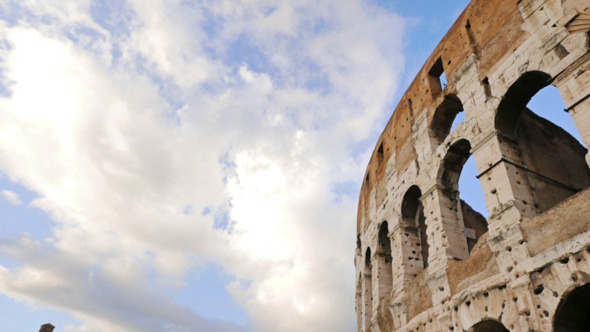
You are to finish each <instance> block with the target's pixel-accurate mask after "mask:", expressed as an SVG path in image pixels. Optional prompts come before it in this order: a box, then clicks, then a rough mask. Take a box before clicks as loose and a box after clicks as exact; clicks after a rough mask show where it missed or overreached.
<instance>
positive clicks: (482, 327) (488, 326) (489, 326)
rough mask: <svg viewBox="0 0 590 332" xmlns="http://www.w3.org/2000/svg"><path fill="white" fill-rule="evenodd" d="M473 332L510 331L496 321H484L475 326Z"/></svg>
mask: <svg viewBox="0 0 590 332" xmlns="http://www.w3.org/2000/svg"><path fill="white" fill-rule="evenodd" d="M472 331H473V332H508V329H507V328H506V327H505V326H504V325H503V324H502V323H500V322H498V321H496V320H484V321H482V322H479V323H477V324H475V325H474V326H473V329H472Z"/></svg>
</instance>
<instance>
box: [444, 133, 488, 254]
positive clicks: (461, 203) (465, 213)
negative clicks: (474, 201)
mask: <svg viewBox="0 0 590 332" xmlns="http://www.w3.org/2000/svg"><path fill="white" fill-rule="evenodd" d="M470 156H471V144H470V143H469V141H467V140H466V139H461V140H459V141H457V142H455V143H454V144H453V145H451V146H450V147H449V149H448V150H447V154H446V156H445V158H444V160H443V164H442V172H441V178H440V182H441V185H442V186H443V195H444V198H446V200H444V201H443V202H442V204H445V205H448V206H447V208H448V209H449V214H448V215H449V217H450V218H454V219H456V220H458V221H459V222H461V223H462V224H463V229H464V233H463V234H464V236H465V241H466V242H467V251H468V252H471V250H472V249H473V247H474V246H475V244H476V243H477V241H478V240H479V238H480V237H481V236H482V235H483V234H484V233H486V232H487V231H488V223H487V221H486V218H485V217H484V216H483V215H482V214H481V213H479V212H478V211H477V210H475V209H473V208H472V207H471V206H470V205H469V204H468V203H467V202H466V201H465V200H463V199H461V196H470V197H474V196H475V195H477V194H480V193H481V192H482V191H481V186H480V185H478V184H475V183H472V184H471V188H466V189H468V192H465V193H463V194H460V192H459V178H460V177H461V175H462V174H463V169H464V167H463V166H464V165H465V163H466V162H467V160H468V159H469V158H470ZM476 181H477V180H476ZM477 182H479V181H477ZM469 191H473V192H475V194H474V193H473V192H469ZM484 206H485V204H484ZM479 209H480V210H481V207H480V208H479ZM485 211H487V210H485Z"/></svg>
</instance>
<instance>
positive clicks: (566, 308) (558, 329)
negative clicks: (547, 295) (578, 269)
mask: <svg viewBox="0 0 590 332" xmlns="http://www.w3.org/2000/svg"><path fill="white" fill-rule="evenodd" d="M588 299H590V284H585V285H584V286H581V287H578V288H576V289H574V290H573V291H572V292H571V293H569V295H567V296H566V297H565V298H563V299H562V300H561V302H560V303H559V305H558V306H557V311H556V312H555V319H554V321H553V331H554V332H587V331H590V306H589V305H588Z"/></svg>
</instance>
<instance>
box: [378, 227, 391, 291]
mask: <svg viewBox="0 0 590 332" xmlns="http://www.w3.org/2000/svg"><path fill="white" fill-rule="evenodd" d="M376 254H377V264H378V265H379V266H378V272H377V273H378V277H379V297H382V296H384V295H388V294H389V293H390V292H391V287H392V286H393V285H392V284H393V279H392V276H391V274H392V270H391V240H390V238H389V227H388V224H387V221H384V222H383V223H381V227H379V246H378V248H377V252H376Z"/></svg>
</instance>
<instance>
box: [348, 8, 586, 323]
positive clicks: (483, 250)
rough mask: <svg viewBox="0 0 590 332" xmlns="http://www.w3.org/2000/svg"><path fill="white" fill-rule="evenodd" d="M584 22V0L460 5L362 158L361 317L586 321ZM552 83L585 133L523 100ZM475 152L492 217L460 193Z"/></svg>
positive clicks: (441, 320) (372, 320)
mask: <svg viewBox="0 0 590 332" xmlns="http://www.w3.org/2000/svg"><path fill="white" fill-rule="evenodd" d="M589 31H590V1H589V0H519V1H516V0H473V1H472V2H471V3H470V4H469V5H468V6H467V8H466V9H465V11H464V12H463V13H462V14H461V16H460V17H459V18H458V19H457V21H456V22H455V23H454V25H453V26H452V27H451V29H450V30H449V31H448V33H447V34H446V35H445V37H444V38H443V40H442V41H441V42H440V44H439V45H438V46H437V47H436V49H435V50H434V52H433V53H432V55H431V56H430V57H429V58H428V60H427V61H426V63H425V65H424V66H423V68H422V69H421V70H420V72H419V73H418V75H417V76H416V78H415V79H414V81H413V82H412V84H411V85H410V87H409V88H408V90H407V91H406V93H405V94H404V96H403V97H402V98H401V100H400V103H399V104H398V106H397V107H396V109H395V111H394V112H393V115H392V117H391V119H390V120H389V122H388V124H387V126H386V127H385V129H384V131H383V133H382V134H381V136H380V138H379V140H378V141H377V144H376V146H375V150H374V151H373V155H372V157H371V160H370V162H369V165H368V166H367V171H366V173H365V176H364V180H363V185H362V188H361V192H360V198H359V207H358V219H357V220H358V222H357V235H358V236H357V249H356V255H355V266H356V277H357V293H356V311H357V319H358V330H359V331H381V332H385V331H394V330H396V331H397V330H400V331H505V330H509V331H529V330H530V329H533V330H536V331H586V330H590V327H589V326H586V325H584V324H590V323H589V322H586V321H585V319H586V318H585V317H590V306H587V305H584V306H581V305H578V304H579V303H581V299H583V298H584V297H585V296H587V295H590V290H589V289H590V284H588V283H590V258H589V251H588V247H589V245H590V222H589V220H588V219H589V217H588V216H590V204H589V203H590V200H589V198H590V191H589V190H586V188H588V187H589V186H590V169H589V168H588V161H590V157H589V155H588V153H587V152H588V150H587V149H586V147H587V146H590V98H589V97H590V52H589V51H590V48H589V46H590V35H589ZM445 78H446V79H445ZM549 86H553V87H555V88H557V90H558V91H559V94H560V95H561V97H562V99H563V101H564V103H565V105H566V111H567V112H568V113H569V116H571V118H572V119H573V122H574V123H575V125H576V127H577V129H578V131H579V133H580V135H581V137H582V142H578V141H577V140H576V139H575V138H574V137H573V136H572V135H571V134H570V133H568V132H567V131H566V130H564V129H562V128H560V127H559V126H557V125H555V124H553V123H552V122H551V121H550V120H551V119H545V118H543V117H541V116H539V115H538V114H536V113H534V110H530V109H528V108H527V104H528V102H529V101H530V100H531V98H532V97H533V96H535V95H536V94H537V93H538V92H539V91H541V90H542V89H544V88H546V87H549ZM461 112H464V115H465V120H464V121H463V122H461V123H460V124H459V125H457V126H456V127H455V128H454V129H453V130H451V126H452V124H453V120H454V119H455V117H456V116H457V114H459V113H461ZM554 112H563V110H562V109H557V110H554ZM584 145H585V146H584ZM471 156H473V158H474V159H475V163H476V166H477V173H478V176H477V178H478V179H479V182H480V185H481V190H482V191H483V194H484V200H485V205H486V208H487V210H488V211H489V213H490V215H489V217H488V218H487V219H486V218H485V217H483V216H482V215H481V214H479V213H478V212H476V211H474V210H473V209H472V208H471V207H470V206H469V205H468V204H467V203H466V202H465V200H464V199H462V198H464V197H463V196H462V193H460V192H459V188H458V181H459V177H460V175H461V172H462V170H463V165H464V164H465V162H466V161H467V160H468V158H470V157H471ZM463 195H465V193H463ZM580 307H582V308H589V309H583V310H582V309H579V308H580ZM584 310H585V311H584ZM587 328H588V329H587Z"/></svg>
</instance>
